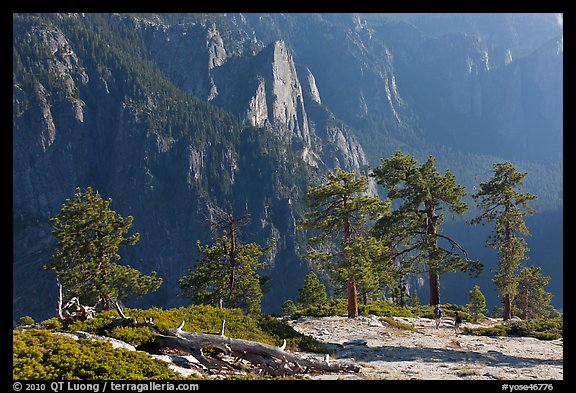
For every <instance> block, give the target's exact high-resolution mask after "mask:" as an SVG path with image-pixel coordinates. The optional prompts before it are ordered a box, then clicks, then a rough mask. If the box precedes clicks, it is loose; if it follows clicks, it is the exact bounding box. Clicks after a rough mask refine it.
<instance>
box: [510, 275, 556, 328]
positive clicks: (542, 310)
mask: <svg viewBox="0 0 576 393" xmlns="http://www.w3.org/2000/svg"><path fill="white" fill-rule="evenodd" d="M541 272H542V268H541V267H539V266H528V267H525V268H523V269H522V270H520V272H519V273H518V277H517V279H518V289H517V291H518V293H517V295H516V296H515V297H514V301H513V305H514V306H515V308H517V309H518V310H520V315H521V318H522V319H529V318H535V317H539V316H544V317H548V316H551V315H554V314H556V310H555V309H554V307H553V306H552V305H551V304H550V300H551V299H552V294H551V293H550V292H548V291H546V290H545V289H544V287H545V286H546V285H547V284H548V282H549V281H550V277H549V276H543V275H542V273H541Z"/></svg>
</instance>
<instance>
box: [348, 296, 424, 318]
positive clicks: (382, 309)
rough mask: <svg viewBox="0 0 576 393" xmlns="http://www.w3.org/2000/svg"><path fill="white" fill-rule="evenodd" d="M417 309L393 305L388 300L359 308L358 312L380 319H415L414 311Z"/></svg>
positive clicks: (377, 301)
mask: <svg viewBox="0 0 576 393" xmlns="http://www.w3.org/2000/svg"><path fill="white" fill-rule="evenodd" d="M415 308H417V307H407V306H405V307H402V306H397V305H395V304H392V303H390V302H388V301H386V300H375V301H373V302H370V303H368V304H366V305H364V304H361V305H359V306H358V312H359V313H360V314H362V315H370V314H371V315H376V316H380V317H413V316H414V312H413V311H412V310H413V309H415Z"/></svg>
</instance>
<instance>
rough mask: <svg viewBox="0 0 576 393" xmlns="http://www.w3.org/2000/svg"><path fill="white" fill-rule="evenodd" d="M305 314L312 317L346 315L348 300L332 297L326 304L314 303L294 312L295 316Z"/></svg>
mask: <svg viewBox="0 0 576 393" xmlns="http://www.w3.org/2000/svg"><path fill="white" fill-rule="evenodd" d="M304 315H306V316H311V317H330V316H336V315H340V316H346V315H348V300H347V299H333V298H330V299H328V300H327V301H326V303H324V304H314V305H311V306H308V307H305V308H303V309H300V310H297V311H296V313H294V317H295V318H298V317H301V316H304Z"/></svg>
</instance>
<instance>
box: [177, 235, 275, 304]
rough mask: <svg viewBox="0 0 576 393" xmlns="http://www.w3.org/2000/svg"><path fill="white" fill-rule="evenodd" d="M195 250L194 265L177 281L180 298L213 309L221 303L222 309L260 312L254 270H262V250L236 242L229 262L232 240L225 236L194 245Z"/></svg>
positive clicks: (259, 300) (258, 293) (257, 280)
mask: <svg viewBox="0 0 576 393" xmlns="http://www.w3.org/2000/svg"><path fill="white" fill-rule="evenodd" d="M198 250H199V253H200V255H201V258H200V260H199V262H198V264H197V265H196V266H195V267H194V268H193V269H192V270H191V271H190V274H188V275H186V276H184V277H183V278H181V279H180V281H179V284H180V287H181V289H182V296H185V297H190V298H192V301H193V302H195V303H197V304H212V305H217V304H219V302H220V300H222V301H225V303H224V305H225V306H226V307H230V306H234V307H240V308H242V309H243V310H245V311H246V312H248V313H257V312H260V305H261V299H262V290H261V288H260V276H259V275H258V273H257V270H258V269H260V268H262V267H264V262H262V261H260V258H261V257H262V256H263V255H264V249H263V248H262V247H260V246H258V245H257V244H256V243H241V242H236V244H235V245H234V260H233V262H232V253H231V250H232V240H231V239H230V237H229V236H228V234H227V233H226V232H225V233H224V234H223V235H222V236H221V237H219V238H217V239H215V240H214V242H213V243H212V245H205V246H203V245H202V244H201V243H200V242H198ZM231 282H233V283H234V285H233V286H231Z"/></svg>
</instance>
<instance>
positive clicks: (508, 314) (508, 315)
mask: <svg viewBox="0 0 576 393" xmlns="http://www.w3.org/2000/svg"><path fill="white" fill-rule="evenodd" d="M503 319H504V320H505V321H507V320H509V319H512V305H511V302H510V294H509V293H505V294H504V312H503Z"/></svg>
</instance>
